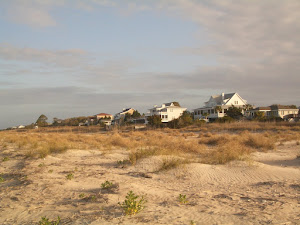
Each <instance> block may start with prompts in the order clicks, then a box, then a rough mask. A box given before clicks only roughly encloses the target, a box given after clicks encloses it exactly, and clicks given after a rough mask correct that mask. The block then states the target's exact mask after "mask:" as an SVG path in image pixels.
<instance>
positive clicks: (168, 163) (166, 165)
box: [157, 157, 189, 171]
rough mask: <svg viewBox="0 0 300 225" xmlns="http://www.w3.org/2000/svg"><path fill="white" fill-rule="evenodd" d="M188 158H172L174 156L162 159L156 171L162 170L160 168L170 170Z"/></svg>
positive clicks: (186, 161)
mask: <svg viewBox="0 0 300 225" xmlns="http://www.w3.org/2000/svg"><path fill="white" fill-rule="evenodd" d="M188 162H189V161H188V160H186V159H185V160H184V159H179V158H174V157H169V158H165V159H163V162H162V165H161V166H160V168H159V169H158V170H157V171H162V170H170V169H173V168H176V167H178V166H180V165H182V164H186V163H188Z"/></svg>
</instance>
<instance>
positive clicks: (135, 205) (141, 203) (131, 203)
mask: <svg viewBox="0 0 300 225" xmlns="http://www.w3.org/2000/svg"><path fill="white" fill-rule="evenodd" d="M146 202H147V201H146V200H145V198H144V196H141V197H140V196H138V195H135V194H134V193H133V191H130V192H128V194H127V196H126V197H125V200H124V202H122V203H120V202H119V205H120V206H121V208H122V209H123V210H124V213H125V215H135V214H137V213H138V212H140V211H141V210H143V209H144V208H145V203H146Z"/></svg>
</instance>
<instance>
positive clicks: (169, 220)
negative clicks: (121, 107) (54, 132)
mask: <svg viewBox="0 0 300 225" xmlns="http://www.w3.org/2000/svg"><path fill="white" fill-rule="evenodd" d="M299 153H300V146H299V145H297V144H296V142H287V143H285V144H284V145H280V146H277V150H274V151H270V152H265V153H263V152H256V153H254V154H253V155H252V156H251V159H249V160H247V161H233V162H231V163H228V164H226V165H207V164H199V163H193V164H187V165H184V166H181V167H178V168H175V169H171V170H167V171H161V172H155V171H157V168H159V165H161V163H162V158H163V157H162V156H155V157H150V158H146V159H143V160H140V161H138V163H137V164H136V165H135V166H132V165H125V166H122V165H119V164H118V163H117V162H118V161H120V160H124V159H127V158H128V151H126V150H124V149H116V150H111V151H98V150H68V151H67V152H65V153H62V154H54V155H49V156H47V157H46V158H44V159H25V155H24V154H23V153H22V152H20V151H17V150H15V149H13V148H11V147H8V148H7V149H5V150H2V151H1V154H0V157H1V158H3V157H5V156H7V157H9V160H8V161H3V162H1V166H0V174H2V177H3V178H4V179H5V180H4V182H2V183H0V202H1V204H0V224H22V225H24V224H38V222H39V221H40V219H41V217H44V216H46V217H48V218H49V219H50V220H55V219H56V218H57V216H59V217H60V218H61V222H62V224H193V222H194V224H300V158H299V157H298V158H297V156H299ZM70 173H71V174H73V176H74V178H73V179H71V180H69V179H67V178H66V177H67V175H68V174H70ZM105 181H110V182H112V183H113V184H115V185H116V187H115V188H114V189H112V190H103V189H102V188H101V184H102V183H104V182H105ZM129 191H133V192H134V193H135V194H138V195H144V196H145V198H146V199H147V203H146V207H145V209H144V210H143V211H141V212H140V213H138V214H137V215H134V216H125V215H124V213H123V210H122V208H121V207H120V206H119V205H118V202H123V201H124V199H125V196H126V195H127V193H128V192H129ZM80 194H84V196H85V197H82V196H83V195H81V197H79V195H80ZM180 194H182V195H186V199H187V201H188V202H187V203H186V204H181V203H180V202H179V198H178V196H179V195H180ZM91 196H95V197H91Z"/></svg>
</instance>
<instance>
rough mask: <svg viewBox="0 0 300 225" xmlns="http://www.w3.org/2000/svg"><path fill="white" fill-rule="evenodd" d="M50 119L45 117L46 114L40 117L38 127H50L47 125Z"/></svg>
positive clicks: (37, 122)
mask: <svg viewBox="0 0 300 225" xmlns="http://www.w3.org/2000/svg"><path fill="white" fill-rule="evenodd" d="M47 120H48V117H47V116H45V115H44V114H42V115H40V117H39V118H38V119H37V121H36V122H35V123H36V125H38V126H40V127H45V126H47V125H48V123H47Z"/></svg>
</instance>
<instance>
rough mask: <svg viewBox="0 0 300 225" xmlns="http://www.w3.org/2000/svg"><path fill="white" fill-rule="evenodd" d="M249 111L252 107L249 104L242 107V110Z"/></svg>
mask: <svg viewBox="0 0 300 225" xmlns="http://www.w3.org/2000/svg"><path fill="white" fill-rule="evenodd" d="M251 109H253V105H251V104H246V105H244V110H246V111H248V110H251Z"/></svg>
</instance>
